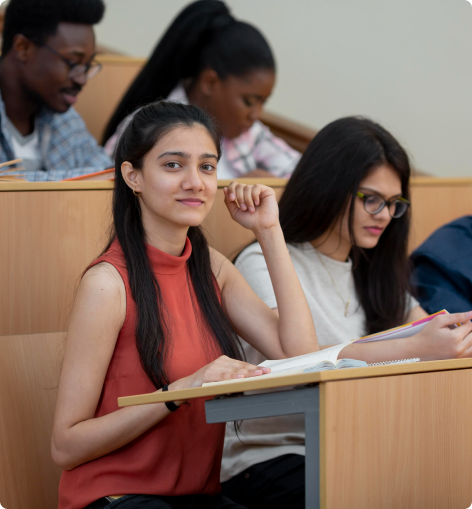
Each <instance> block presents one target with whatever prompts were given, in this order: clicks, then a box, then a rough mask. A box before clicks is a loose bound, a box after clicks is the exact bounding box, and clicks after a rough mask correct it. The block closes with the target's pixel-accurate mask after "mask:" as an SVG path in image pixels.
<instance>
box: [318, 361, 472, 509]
mask: <svg viewBox="0 0 472 509" xmlns="http://www.w3.org/2000/svg"><path fill="white" fill-rule="evenodd" d="M471 386H472V369H464V370H457V371H442V372H436V373H419V374H410V375H402V376H395V377H384V378H375V379H362V380H349V381H339V382H330V383H326V384H323V385H322V387H321V408H322V409H323V412H322V414H323V420H322V422H321V427H322V439H321V447H322V449H321V468H322V470H325V478H324V482H325V485H324V487H322V493H323V494H324V496H325V498H324V503H325V505H324V506H323V507H325V508H326V509H342V508H345V507H349V508H351V509H378V508H380V507H381V508H382V509H398V508H400V507H401V508H402V509H456V508H464V509H465V508H467V507H469V506H470V504H471V503H472V483H471V479H472V461H471V458H472V434H471V432H470V423H471V422H472V398H471V397H470V387H471ZM323 465H324V467H323ZM323 490H324V491H323Z"/></svg>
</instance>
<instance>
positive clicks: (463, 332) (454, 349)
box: [411, 311, 472, 361]
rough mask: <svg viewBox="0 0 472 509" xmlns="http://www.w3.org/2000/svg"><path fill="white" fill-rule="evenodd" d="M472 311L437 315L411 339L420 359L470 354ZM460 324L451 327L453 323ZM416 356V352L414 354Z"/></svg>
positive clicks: (471, 348)
mask: <svg viewBox="0 0 472 509" xmlns="http://www.w3.org/2000/svg"><path fill="white" fill-rule="evenodd" d="M471 318H472V311H470V312H468V313H454V314H451V315H438V316H436V317H435V318H433V319H432V320H431V321H430V322H429V323H428V324H427V325H426V326H425V327H424V329H423V330H422V331H421V332H419V333H418V334H415V336H413V337H412V338H411V339H412V340H413V341H415V342H416V345H417V347H418V353H419V355H418V356H419V357H420V359H421V360H422V361H427V360H428V361H429V360H438V359H460V358H465V357H471V356H472V334H470V333H471V332H472V323H471V321H470V319H471ZM458 323H460V324H462V325H459V327H456V328H453V329H451V328H450V327H451V326H454V325H455V324H458ZM415 356H416V354H415Z"/></svg>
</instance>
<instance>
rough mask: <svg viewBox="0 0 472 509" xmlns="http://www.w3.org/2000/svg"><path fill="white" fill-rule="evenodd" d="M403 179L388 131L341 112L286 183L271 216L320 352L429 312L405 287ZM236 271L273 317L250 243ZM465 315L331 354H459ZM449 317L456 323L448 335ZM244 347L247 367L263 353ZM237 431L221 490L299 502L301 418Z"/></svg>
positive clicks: (403, 161)
mask: <svg viewBox="0 0 472 509" xmlns="http://www.w3.org/2000/svg"><path fill="white" fill-rule="evenodd" d="M409 179H410V165H409V161H408V156H407V154H406V153H405V151H404V149H403V148H402V147H401V146H400V144H399V143H398V142H397V141H396V140H395V138H394V137H393V136H392V135H391V134H390V133H389V132H387V131H386V130H385V129H384V128H382V127H381V126H380V125H378V124H376V123H374V122H372V121H370V120H367V119H364V118H355V117H349V118H342V119H340V120H337V121H335V122H332V123H331V124H329V125H328V126H326V127H325V128H324V129H322V130H321V131H320V132H319V133H318V134H317V135H316V137H315V138H314V139H313V140H312V142H311V143H310V145H309V146H308V148H307V150H306V152H305V153H304V155H303V156H302V158H301V160H300V162H299V163H298V166H297V167H296V169H295V171H294V173H293V175H292V177H291V179H290V181H289V182H288V184H287V187H286V189H285V191H284V194H283V196H282V198H281V200H280V204H279V207H280V223H281V226H282V229H283V233H284V237H285V241H286V242H287V245H288V248H289V253H290V257H291V259H292V262H293V264H294V267H295V270H296V272H297V274H298V277H299V279H300V282H301V284H302V287H303V290H304V292H305V295H306V298H307V301H308V304H309V307H310V310H311V313H312V316H313V320H314V323H315V327H316V332H317V337H318V341H319V344H320V346H321V347H326V346H330V345H334V344H340V343H343V342H346V341H349V340H350V339H354V338H357V337H360V336H363V335H366V334H371V333H374V332H378V331H382V330H385V329H388V328H391V327H395V326H398V325H401V324H403V323H407V322H410V321H413V320H416V319H420V318H422V317H424V316H426V313H425V311H424V310H423V309H422V308H421V307H420V306H419V304H418V302H417V301H416V300H415V299H414V298H413V297H412V296H411V293H410V286H409V265H408V258H407V248H408V232H409V223H410V213H409V209H410V201H409V197H410V191H409ZM236 267H237V268H238V269H239V271H240V272H241V273H242V275H243V276H244V277H245V278H246V280H247V281H248V283H249V284H250V286H251V287H252V289H253V290H254V291H255V293H257V294H258V295H259V297H261V298H262V300H263V301H264V302H265V303H266V304H268V305H269V307H270V308H272V309H274V311H275V312H277V301H276V298H275V295H274V291H273V289H272V285H271V282H270V279H269V273H268V271H267V267H266V264H265V262H264V257H263V255H262V251H261V247H260V246H259V244H257V243H255V244H252V245H250V246H249V247H247V248H246V249H245V250H244V251H243V252H242V253H241V254H240V256H239V257H238V259H237V261H236ZM464 311H466V310H464ZM470 317H472V313H471V314H470V315H468V314H467V313H461V314H456V315H449V316H441V317H437V318H435V319H434V320H433V321H431V322H430V324H429V325H428V326H426V327H425V328H424V329H423V331H422V332H420V333H419V334H417V335H416V336H413V337H411V338H406V339H400V340H391V341H381V342H376V343H375V342H374V343H367V344H362V345H360V344H357V345H350V346H348V347H345V348H344V349H343V350H342V351H341V353H340V355H339V357H344V358H346V357H347V358H355V359H361V360H365V361H367V362H378V361H386V360H392V359H403V358H411V357H419V358H420V359H421V360H427V359H428V360H429V359H444V358H454V357H468V356H471V355H472V334H471V335H469V336H467V335H468V334H469V332H470V331H471V330H472V325H471V323H470V321H469V318H470ZM456 322H465V324H464V325H462V326H461V327H459V328H457V329H455V330H450V329H449V328H448V325H450V324H453V323H456ZM466 336H467V338H465V337H466ZM243 345H244V349H245V353H246V358H247V361H248V362H251V363H253V364H259V363H260V362H262V361H263V360H265V359H264V358H263V356H262V355H261V354H260V353H259V352H257V351H256V350H255V349H254V348H251V347H249V346H248V345H247V343H244V342H243ZM239 435H240V437H239V438H240V439H239V438H238V437H237V436H236V434H235V433H234V430H233V429H232V427H230V426H228V427H227V432H226V440H225V452H224V457H223V467H222V477H221V478H222V481H226V482H224V483H223V491H224V493H225V495H226V496H228V497H229V498H231V499H232V500H234V501H236V502H238V503H241V504H242V505H245V506H246V507H248V508H252V507H256V506H258V507H261V506H262V507H265V506H266V505H267V504H268V503H269V502H270V503H271V504H272V506H274V507H290V508H291V509H296V508H299V507H300V508H302V507H305V505H304V504H305V500H304V490H305V478H304V465H305V462H304V454H305V446H304V440H305V437H304V421H303V416H287V417H280V418H279V417H277V418H271V419H264V420H249V421H244V423H243V424H242V427H241V430H240V433H239ZM277 504H278V505H277Z"/></svg>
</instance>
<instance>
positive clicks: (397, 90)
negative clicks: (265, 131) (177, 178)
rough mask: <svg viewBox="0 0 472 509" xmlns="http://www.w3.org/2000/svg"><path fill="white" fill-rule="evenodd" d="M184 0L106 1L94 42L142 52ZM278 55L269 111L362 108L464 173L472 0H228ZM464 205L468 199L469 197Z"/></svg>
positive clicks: (310, 119)
mask: <svg viewBox="0 0 472 509" xmlns="http://www.w3.org/2000/svg"><path fill="white" fill-rule="evenodd" d="M187 3H189V2H188V1H183V0H108V1H107V12H106V15H105V20H104V21H103V22H102V23H101V24H100V25H99V26H98V27H97V39H98V41H99V42H100V43H101V44H103V45H107V46H109V47H112V48H115V49H117V50H120V51H122V52H123V53H126V54H129V55H134V56H147V55H148V54H149V53H150V52H151V50H152V48H153V47H154V45H155V43H156V42H157V40H158V38H159V37H160V35H161V34H162V32H163V31H164V30H165V28H166V26H167V25H168V23H169V22H170V21H171V19H172V18H173V17H174V16H175V14H176V13H177V12H178V11H179V10H180V9H181V8H182V7H183V6H184V5H186V4H187ZM227 4H228V5H229V6H230V7H231V8H232V11H233V14H234V15H235V16H236V17H238V18H240V19H242V20H245V21H249V22H251V23H253V24H254V25H256V26H257V27H259V28H260V29H261V30H262V32H263V33H264V34H265V35H266V36H267V38H268V40H269V41H270V43H271V45H272V47H273V49H274V52H275V55H276V58H277V62H278V83H277V86H276V89H275V91H274V93H273V96H272V98H271V99H270V101H269V103H268V107H267V108H268V110H270V111H273V112H275V113H279V114H281V115H284V116H286V117H288V118H291V119H293V120H295V121H299V122H301V123H304V124H306V125H308V126H312V127H315V128H321V127H323V126H324V125H325V124H327V123H328V122H330V121H332V120H334V119H336V118H339V117H341V116H345V115H366V116H369V117H371V118H373V119H375V120H377V121H378V122H380V123H381V124H383V125H384V126H385V127H387V128H388V129H390V130H391V131H392V133H393V134H394V135H396V136H397V138H398V139H399V140H400V141H401V142H402V143H403V144H404V145H405V146H406V148H407V149H408V151H409V153H410V155H411V156H412V158H413V161H414V164H415V166H416V167H418V168H420V169H422V170H424V171H427V172H429V173H431V174H435V175H440V176H472V143H471V141H470V138H471V135H472V6H471V5H470V4H469V3H468V2H467V1H466V0H395V1H387V0H355V1H353V0H291V1H287V0H227ZM471 210H472V204H471Z"/></svg>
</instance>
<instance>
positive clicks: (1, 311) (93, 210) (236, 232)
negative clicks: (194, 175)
mask: <svg viewBox="0 0 472 509" xmlns="http://www.w3.org/2000/svg"><path fill="white" fill-rule="evenodd" d="M265 183H267V184H268V185H272V186H273V187H274V189H275V190H276V192H277V194H278V195H279V196H280V194H281V193H282V191H283V186H284V184H285V181H284V180H281V179H280V180H279V179H270V180H269V179H268V180H267V181H265ZM226 184H227V182H225V181H220V183H219V189H218V192H217V196H216V200H215V204H214V206H213V209H212V211H211V212H210V214H209V216H208V217H207V219H206V220H205V221H204V223H203V228H204V231H205V234H206V235H207V238H208V240H209V243H210V245H211V246H213V247H214V248H216V249H218V250H219V251H221V252H222V253H223V254H224V255H225V256H227V257H229V258H230V259H233V258H234V257H235V256H236V254H237V253H238V252H239V251H240V250H241V249H242V248H243V247H245V246H246V245H247V244H249V243H250V242H252V240H253V239H254V237H253V235H252V233H251V232H250V231H248V230H245V229H244V228H242V227H240V226H239V225H237V224H236V223H235V222H234V221H232V219H231V218H230V216H229V213H228V212H227V210H226V207H225V205H224V202H223V190H222V187H223V186H224V185H226ZM111 193H112V183H108V182H89V183H81V184H80V183H62V182H51V183H28V184H9V185H8V184H0V217H2V218H3V220H2V221H1V222H0V260H2V263H1V264H0V336H2V335H10V334H34V333H39V332H56V331H63V330H65V329H66V325H67V318H68V315H69V310H70V306H71V303H72V301H73V297H74V291H75V288H76V285H77V283H78V281H79V279H80V275H81V274H82V272H83V271H84V270H85V268H86V267H87V265H88V264H89V263H90V262H91V261H92V260H93V259H94V258H95V257H96V256H97V255H98V254H99V253H100V252H101V250H102V249H103V248H104V247H105V245H106V241H107V229H108V226H109V224H110V202H111ZM412 203H413V208H412V210H413V218H412V235H411V243H410V246H411V248H412V249H413V248H414V247H416V246H417V245H418V244H420V243H421V242H422V241H423V240H424V239H425V238H426V237H427V236H428V235H430V234H431V233H432V232H433V231H434V230H435V229H436V228H438V227H439V226H441V225H443V224H445V223H447V222H449V221H452V220H453V219H455V218H457V217H460V216H462V215H465V214H472V179H449V180H448V179H428V178H424V177H419V178H415V179H413V185H412Z"/></svg>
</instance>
